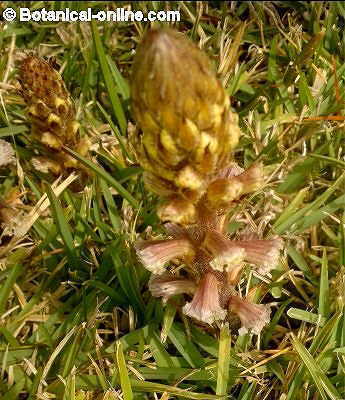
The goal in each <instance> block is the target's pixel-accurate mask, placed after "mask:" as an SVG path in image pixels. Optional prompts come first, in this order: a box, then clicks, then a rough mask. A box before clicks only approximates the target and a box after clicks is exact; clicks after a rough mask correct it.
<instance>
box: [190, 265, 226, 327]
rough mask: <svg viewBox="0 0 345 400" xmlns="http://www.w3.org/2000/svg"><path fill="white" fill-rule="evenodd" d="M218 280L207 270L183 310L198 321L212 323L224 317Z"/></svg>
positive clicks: (224, 312) (224, 311)
mask: <svg viewBox="0 0 345 400" xmlns="http://www.w3.org/2000/svg"><path fill="white" fill-rule="evenodd" d="M218 286H219V282H218V280H217V278H216V277H215V276H214V274H213V273H212V272H207V273H206V274H205V275H204V276H203V278H202V279H201V281H200V282H199V286H198V287H197V289H196V292H195V294H194V297H193V300H192V301H191V302H190V303H187V304H186V305H185V306H184V307H183V312H184V313H185V314H186V315H188V316H190V317H193V318H195V319H197V320H199V321H202V322H205V323H207V324H212V323H214V322H215V321H218V320H223V319H224V318H225V317H226V310H224V309H223V308H222V307H221V306H220V298H219V292H218Z"/></svg>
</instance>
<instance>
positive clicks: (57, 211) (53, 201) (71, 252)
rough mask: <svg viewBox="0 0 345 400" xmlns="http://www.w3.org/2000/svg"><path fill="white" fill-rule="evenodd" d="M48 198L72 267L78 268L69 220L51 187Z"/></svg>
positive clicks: (48, 188)
mask: <svg viewBox="0 0 345 400" xmlns="http://www.w3.org/2000/svg"><path fill="white" fill-rule="evenodd" d="M47 196H48V198H49V201H50V205H51V210H52V214H53V217H54V220H55V222H56V225H57V227H58V230H59V232H60V235H61V238H62V240H63V242H64V244H65V246H66V252H67V255H68V258H69V260H70V262H71V264H72V266H73V267H76V266H77V263H78V257H77V253H76V248H75V246H74V241H73V236H72V231H71V229H70V227H69V225H68V223H67V220H66V217H65V214H64V212H63V210H62V207H61V205H60V202H59V200H58V198H57V197H56V195H55V193H54V192H53V190H52V188H51V187H50V186H47Z"/></svg>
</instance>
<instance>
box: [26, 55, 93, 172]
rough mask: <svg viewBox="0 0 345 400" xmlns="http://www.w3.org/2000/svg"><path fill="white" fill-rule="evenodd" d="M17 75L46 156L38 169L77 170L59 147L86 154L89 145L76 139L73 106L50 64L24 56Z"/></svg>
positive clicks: (31, 119) (52, 170)
mask: <svg viewBox="0 0 345 400" xmlns="http://www.w3.org/2000/svg"><path fill="white" fill-rule="evenodd" d="M19 74H20V76H19V81H20V84H21V93H22V95H23V98H24V100H25V102H26V105H27V115H28V118H29V120H30V122H31V125H32V135H33V137H34V138H35V139H36V140H38V141H39V142H40V143H41V144H43V145H44V146H45V147H46V149H47V151H48V154H49V157H48V156H47V157H41V158H40V166H41V167H42V168H41V169H43V170H44V169H45V168H46V169H48V170H50V171H51V172H53V173H56V172H57V173H60V172H61V170H63V169H64V168H74V167H76V165H77V161H75V160H74V159H73V158H71V157H70V156H68V155H66V154H64V153H62V147H63V146H68V147H71V148H73V149H74V150H75V151H78V152H80V153H81V154H82V155H86V154H87V152H88V147H89V143H88V142H87V140H85V139H83V140H80V139H79V136H78V130H79V123H78V122H77V121H76V113H75V108H74V104H73V101H72V99H71V97H70V95H69V92H68V90H67V88H66V86H65V83H64V81H63V79H62V77H61V75H60V74H59V73H58V72H57V71H56V70H55V69H54V63H53V61H45V60H44V59H42V58H40V57H38V56H36V55H33V54H30V55H27V56H26V57H25V58H24V60H23V61H22V63H21V66H20V70H19Z"/></svg>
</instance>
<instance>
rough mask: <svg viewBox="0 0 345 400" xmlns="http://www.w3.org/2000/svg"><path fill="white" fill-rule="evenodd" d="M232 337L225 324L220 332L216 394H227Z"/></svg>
mask: <svg viewBox="0 0 345 400" xmlns="http://www.w3.org/2000/svg"><path fill="white" fill-rule="evenodd" d="M230 347H231V335H230V331H229V325H228V324H224V325H223V326H222V328H221V330H220V338H219V352H218V354H219V355H218V368H217V389H216V394H218V395H225V394H226V393H227V387H228V381H229V366H230Z"/></svg>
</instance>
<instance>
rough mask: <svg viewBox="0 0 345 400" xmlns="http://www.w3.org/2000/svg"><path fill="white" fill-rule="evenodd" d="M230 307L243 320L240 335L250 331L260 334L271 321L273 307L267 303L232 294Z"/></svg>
mask: <svg viewBox="0 0 345 400" xmlns="http://www.w3.org/2000/svg"><path fill="white" fill-rule="evenodd" d="M229 307H230V310H231V311H233V312H234V313H235V314H237V315H238V316H239V318H240V320H241V323H242V327H241V329H240V330H239V332H238V333H239V334H240V335H243V334H245V333H247V332H249V331H251V332H252V333H255V334H256V335H258V334H259V333H260V332H261V331H262V328H263V327H264V326H265V325H266V324H268V323H269V322H270V313H271V309H270V306H269V305H267V304H254V303H251V302H249V301H247V300H244V299H242V298H241V297H239V296H231V297H230V300H229Z"/></svg>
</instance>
